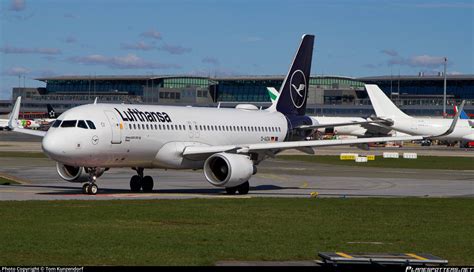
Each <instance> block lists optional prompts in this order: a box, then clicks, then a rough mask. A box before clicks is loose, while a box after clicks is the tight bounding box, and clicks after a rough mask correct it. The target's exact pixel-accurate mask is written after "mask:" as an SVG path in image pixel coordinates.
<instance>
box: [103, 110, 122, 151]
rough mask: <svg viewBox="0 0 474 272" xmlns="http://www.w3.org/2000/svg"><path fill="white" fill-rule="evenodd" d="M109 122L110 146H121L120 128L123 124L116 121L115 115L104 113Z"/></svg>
mask: <svg viewBox="0 0 474 272" xmlns="http://www.w3.org/2000/svg"><path fill="white" fill-rule="evenodd" d="M104 112H105V115H106V116H107V120H108V121H109V124H110V128H111V133H112V141H111V143H112V144H121V143H122V128H123V124H122V123H121V122H120V120H119V119H118V116H117V114H115V113H114V112H113V111H107V110H106V111H104Z"/></svg>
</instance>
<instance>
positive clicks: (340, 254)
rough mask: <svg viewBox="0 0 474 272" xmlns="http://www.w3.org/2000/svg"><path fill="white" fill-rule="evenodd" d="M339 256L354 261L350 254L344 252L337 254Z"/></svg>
mask: <svg viewBox="0 0 474 272" xmlns="http://www.w3.org/2000/svg"><path fill="white" fill-rule="evenodd" d="M336 254H337V255H339V256H341V257H344V258H348V259H352V256H351V255H349V254H346V253H344V252H336Z"/></svg>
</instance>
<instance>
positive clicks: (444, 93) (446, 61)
mask: <svg viewBox="0 0 474 272" xmlns="http://www.w3.org/2000/svg"><path fill="white" fill-rule="evenodd" d="M447 64H448V58H447V57H444V88H443V118H446V66H447Z"/></svg>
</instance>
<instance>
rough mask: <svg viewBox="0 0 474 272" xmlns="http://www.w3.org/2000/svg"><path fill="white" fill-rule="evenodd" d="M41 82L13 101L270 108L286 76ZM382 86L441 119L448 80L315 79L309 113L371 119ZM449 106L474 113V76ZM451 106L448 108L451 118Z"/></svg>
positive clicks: (31, 107) (32, 106)
mask: <svg viewBox="0 0 474 272" xmlns="http://www.w3.org/2000/svg"><path fill="white" fill-rule="evenodd" d="M37 80H39V81H42V82H44V83H46V86H45V87H40V88H13V90H12V100H14V99H16V97H17V96H20V95H21V96H22V97H23V100H22V111H24V112H32V113H34V112H45V109H46V104H51V105H52V106H53V107H54V108H55V109H56V111H57V112H63V111H65V110H67V109H69V108H72V107H75V106H78V105H81V104H87V103H91V102H92V101H93V100H94V99H95V98H96V97H97V98H98V101H99V102H102V103H146V104H162V105H182V106H187V105H191V106H217V105H219V106H221V107H233V106H235V105H237V104H240V103H252V104H256V105H257V106H261V107H267V106H269V105H270V103H271V100H270V96H269V94H268V91H267V87H274V88H276V89H278V88H279V87H280V85H281V84H282V82H283V80H284V76H239V77H202V76H187V75H183V76H180V75H162V76H154V75H139V76H56V77H44V78H38V79H37ZM366 83H370V84H377V85H379V86H380V87H381V88H382V90H384V92H385V93H386V94H387V95H388V96H389V97H391V98H392V100H393V101H394V102H395V103H396V104H397V105H399V106H400V107H401V108H402V109H403V110H404V111H406V112H407V113H408V114H411V115H421V116H423V115H424V116H441V115H442V109H443V106H442V105H443V85H444V77H443V76H442V75H438V76H425V75H422V74H420V75H418V76H375V77H362V78H350V77H343V76H312V77H311V78H310V81H309V89H308V90H309V95H308V103H307V105H308V110H307V112H308V114H314V115H328V116H329V115H338V116H368V115H370V114H372V113H373V111H372V107H371V105H370V100H369V99H368V97H367V93H366V92H365V88H364V84H366ZM447 94H448V95H447V98H448V104H454V103H457V104H459V103H460V102H461V100H463V99H465V100H467V105H466V107H465V109H466V111H468V112H473V111H474V75H449V76H448V77H447ZM10 109H11V101H0V112H2V113H6V112H9V110H10ZM450 112H452V107H448V113H450Z"/></svg>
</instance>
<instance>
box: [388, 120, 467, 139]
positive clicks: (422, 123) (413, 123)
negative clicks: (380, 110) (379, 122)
mask: <svg viewBox="0 0 474 272" xmlns="http://www.w3.org/2000/svg"><path fill="white" fill-rule="evenodd" d="M389 119H391V120H393V126H391V128H393V129H395V130H397V131H401V132H403V133H407V134H410V135H440V134H443V133H444V132H446V131H447V130H448V128H449V127H450V125H451V123H452V122H453V120H452V119H436V118H403V117H389ZM438 139H443V140H453V141H459V140H467V141H474V126H473V125H471V124H470V122H469V120H464V119H460V120H458V122H457V124H456V127H455V128H454V131H453V132H452V133H451V134H449V135H447V136H443V137H439V138H438Z"/></svg>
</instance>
